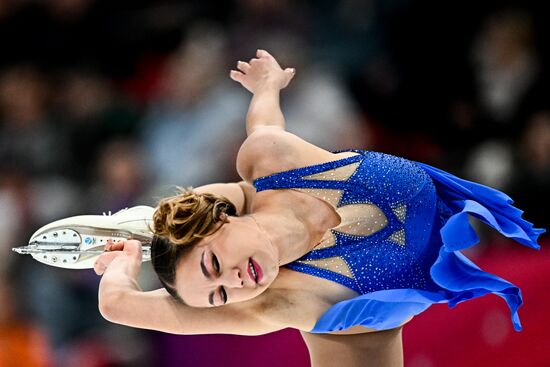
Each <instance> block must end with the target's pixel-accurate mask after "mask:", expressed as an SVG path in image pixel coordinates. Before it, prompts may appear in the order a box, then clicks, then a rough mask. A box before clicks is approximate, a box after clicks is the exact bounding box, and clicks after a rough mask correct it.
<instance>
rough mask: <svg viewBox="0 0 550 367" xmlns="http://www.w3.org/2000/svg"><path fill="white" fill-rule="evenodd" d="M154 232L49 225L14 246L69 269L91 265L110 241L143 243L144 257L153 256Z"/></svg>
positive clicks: (51, 264) (44, 261)
mask: <svg viewBox="0 0 550 367" xmlns="http://www.w3.org/2000/svg"><path fill="white" fill-rule="evenodd" d="M152 238H153V235H152V234H150V235H147V234H143V233H141V234H136V233H132V232H130V231H125V230H119V229H109V228H98V227H88V226H71V227H70V228H69V227H66V226H64V227H59V228H50V229H48V230H46V231H44V232H41V233H37V234H35V235H34V236H33V237H32V238H31V239H30V241H29V245H28V246H20V247H14V248H12V250H13V251H14V252H17V253H19V254H24V255H25V254H28V255H31V256H32V257H33V258H34V259H35V260H37V261H39V262H41V263H43V264H46V265H50V266H55V267H60V268H66V269H90V268H93V266H94V262H95V260H96V258H97V257H98V256H100V255H101V254H103V253H104V252H105V246H106V245H107V243H108V241H109V240H110V241H112V242H113V243H117V242H121V241H124V240H128V239H134V240H138V241H140V242H141V243H142V251H143V261H149V260H151V247H150V244H151V240H152Z"/></svg>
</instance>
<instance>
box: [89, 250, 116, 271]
mask: <svg viewBox="0 0 550 367" xmlns="http://www.w3.org/2000/svg"><path fill="white" fill-rule="evenodd" d="M120 254H121V252H120V251H114V252H104V253H103V254H102V255H100V256H99V257H98V258H97V260H96V261H95V263H94V271H95V273H96V274H97V275H103V273H104V272H105V270H106V269H107V267H108V266H109V265H111V262H113V260H114V259H115V258H117V257H118V256H120Z"/></svg>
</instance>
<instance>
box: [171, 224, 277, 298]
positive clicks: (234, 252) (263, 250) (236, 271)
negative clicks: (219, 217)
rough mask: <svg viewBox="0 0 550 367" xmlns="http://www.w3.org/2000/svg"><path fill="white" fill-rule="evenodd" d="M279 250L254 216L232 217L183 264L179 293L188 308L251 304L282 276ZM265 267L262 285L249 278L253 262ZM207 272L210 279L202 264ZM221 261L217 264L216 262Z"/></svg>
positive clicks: (203, 241) (179, 265)
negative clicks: (210, 298) (250, 302)
mask: <svg viewBox="0 0 550 367" xmlns="http://www.w3.org/2000/svg"><path fill="white" fill-rule="evenodd" d="M277 257H278V252H277V249H275V248H274V247H273V245H272V244H271V243H270V242H269V239H268V238H267V237H266V235H265V234H264V233H263V232H262V231H261V230H260V229H259V228H258V226H257V225H256V223H255V222H254V220H253V219H252V218H251V217H250V216H246V217H228V218H227V219H226V223H224V225H223V226H222V228H221V229H220V230H218V231H217V232H216V233H214V234H213V235H211V236H209V237H207V238H205V239H203V240H201V241H200V242H199V243H197V244H196V245H195V246H194V247H193V249H191V251H190V252H189V253H188V254H187V255H186V256H185V257H184V258H183V259H181V260H180V262H179V263H178V266H177V270H176V274H177V276H176V284H175V286H176V289H177V291H178V294H180V295H181V297H182V298H183V300H184V301H185V303H186V304H188V305H190V306H194V307H212V306H213V305H211V304H210V303H209V295H210V294H211V293H213V297H212V298H213V303H214V306H220V305H223V304H224V303H225V302H224V301H225V299H224V298H225V297H224V294H223V292H222V289H223V290H224V291H225V295H226V296H227V303H234V302H242V301H246V300H250V299H252V298H254V297H256V296H258V295H259V294H260V293H262V292H264V291H265V290H266V289H267V288H268V287H269V286H270V285H271V284H272V283H273V281H274V280H275V278H276V277H277V275H278V274H279V264H278V258H277ZM251 258H252V259H254V261H255V262H256V263H257V264H258V265H259V266H260V267H261V271H262V273H263V274H262V279H261V281H260V282H259V283H257V282H256V280H255V279H253V278H251V277H250V275H249V259H251ZM201 259H202V262H203V264H204V266H205V268H206V271H207V274H209V275H210V277H206V276H205V274H204V273H203V271H202V269H201V266H200V263H201ZM216 260H217V261H216Z"/></svg>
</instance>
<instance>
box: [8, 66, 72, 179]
mask: <svg viewBox="0 0 550 367" xmlns="http://www.w3.org/2000/svg"><path fill="white" fill-rule="evenodd" d="M50 95H51V94H50V89H49V86H48V83H47V82H46V80H45V78H44V77H43V76H42V75H41V74H40V73H39V72H38V71H37V70H36V69H34V68H32V67H27V66H18V67H13V68H11V69H9V70H7V71H4V72H3V73H1V74H0V161H1V162H2V163H3V165H8V164H9V165H10V166H12V167H18V169H19V170H21V171H24V172H26V173H28V174H29V175H45V174H48V173H54V172H58V171H59V168H60V167H62V166H63V162H64V159H66V158H67V157H68V156H69V155H68V154H67V151H66V150H65V141H64V140H63V139H61V140H59V138H61V137H60V136H58V135H56V133H55V130H54V126H52V122H51V121H50V119H49V116H48V102H49V101H48V99H49V97H50Z"/></svg>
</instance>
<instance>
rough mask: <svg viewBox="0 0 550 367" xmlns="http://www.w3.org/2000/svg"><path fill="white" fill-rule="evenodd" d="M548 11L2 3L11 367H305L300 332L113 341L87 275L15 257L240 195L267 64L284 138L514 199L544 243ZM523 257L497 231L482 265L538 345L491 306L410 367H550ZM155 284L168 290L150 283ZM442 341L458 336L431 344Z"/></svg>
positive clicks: (7, 350)
mask: <svg viewBox="0 0 550 367" xmlns="http://www.w3.org/2000/svg"><path fill="white" fill-rule="evenodd" d="M544 5H545V4H544V2H542V1H538V2H535V1H516V2H511V1H468V0H466V1H464V0H461V1H455V0H452V1H417V0H341V1H329V0H320V1H313V0H309V1H289V0H228V1H215V0H201V1H176V0H173V1H170V0H158V1H152V0H151V1H146V0H132V1H129V0H117V1H109V0H0V49H1V57H0V218H1V221H0V366H2V367H5V366H6V367H7V366H25V367H26V366H29V367H30V366H61V367H64V366H71V367H72V366H79V367H81V366H84V367H87V366H90V367H92V366H93V367H96V366H102V367H107V366H109V367H111V366H136V367H141V366H214V365H227V366H233V365H239V366H256V364H257V362H254V359H255V358H262V359H263V365H264V366H278V365H283V363H284V365H286V366H306V365H308V363H309V362H308V356H307V351H306V350H305V347H304V345H303V343H302V342H301V341H300V339H299V336H298V335H297V334H296V333H295V332H293V331H291V330H286V331H283V332H280V333H275V334H271V335H268V336H265V337H257V338H245V337H236V336H200V337H199V336H173V335H168V334H162V333H157V332H151V331H143V330H135V329H130V328H126V327H123V326H118V325H113V324H110V323H108V322H107V321H105V320H103V319H102V318H101V316H100V315H99V312H98V310H97V288H98V284H99V280H100V279H99V278H98V277H97V276H96V275H95V274H94V273H93V271H92V270H89V271H69V270H63V269H57V268H53V267H48V266H45V265H42V264H40V263H37V262H35V261H33V260H32V259H31V258H30V257H29V256H20V255H16V254H14V253H12V252H11V247H14V246H21V245H24V244H26V243H27V241H28V239H29V237H30V235H31V234H32V233H33V232H34V231H35V230H36V229H37V228H39V227H41V226H42V225H44V224H47V223H49V222H51V221H53V220H56V219H59V218H63V217H67V216H71V215H77V214H101V213H102V212H107V211H112V212H115V211H117V210H120V209H122V208H125V207H130V206H134V205H137V204H147V205H155V203H156V201H157V200H158V199H159V198H160V197H162V196H164V195H167V194H172V193H174V191H175V186H176V185H180V186H198V185H202V184H206V183H212V182H230V181H236V180H239V177H238V176H237V174H236V171H235V163H234V162H235V157H236V153H237V150H238V148H239V145H240V143H241V142H242V141H243V139H244V138H245V129H244V119H245V115H246V110H247V107H248V102H249V100H250V95H249V94H248V92H247V91H246V90H244V89H243V88H241V87H240V86H239V85H238V84H237V83H235V82H233V81H231V80H230V79H229V77H228V73H229V70H230V69H231V68H235V64H236V62H237V60H245V61H248V59H250V58H252V57H253V56H254V54H255V50H256V49H258V48H263V49H266V50H268V51H270V52H271V53H272V54H273V55H274V56H275V57H276V58H277V59H278V60H279V61H280V63H281V64H282V66H283V67H289V66H292V67H295V68H296V69H297V75H296V77H295V78H294V80H293V82H292V84H291V86H290V87H289V88H288V90H285V91H284V92H283V95H282V106H283V111H284V113H285V115H286V118H287V127H288V130H289V131H291V132H294V133H296V134H298V135H299V136H301V137H303V138H305V139H306V140H309V141H311V142H312V143H315V144H317V145H319V146H321V147H323V148H326V149H330V150H337V149H346V148H365V149H370V150H377V151H382V152H385V153H391V154H396V155H400V156H404V157H406V158H409V159H414V160H419V161H423V162H426V163H429V164H432V165H435V166H437V167H440V168H443V169H445V170H448V171H450V172H452V173H454V174H457V175H460V176H461V177H464V178H467V179H471V180H475V181H478V182H481V183H485V184H488V185H491V186H493V187H496V188H498V189H502V190H504V191H505V192H507V193H508V194H509V195H510V196H511V197H512V198H513V199H514V200H515V201H516V204H517V206H518V207H520V208H522V209H523V210H525V211H526V219H528V220H530V221H533V222H535V223H536V225H537V226H538V227H546V228H548V225H549V224H550V221H549V218H550V214H549V211H548V208H550V202H549V197H550V196H549V187H550V98H549V94H548V92H549V90H550V79H549V77H550V74H549V73H550V59H549V57H550V48H548V47H547V39H548V36H549V35H550V22H549V21H548V19H549V18H548V16H549V14H548V13H547V12H545V11H544V10H545V6H544ZM481 230H482V231H483V229H481ZM543 242H544V241H543ZM520 250H524V251H525V252H524V251H516V249H515V247H513V246H511V245H509V244H508V243H507V242H506V241H504V240H502V239H501V238H494V235H492V234H490V233H485V234H484V236H483V246H480V249H478V250H476V252H472V253H470V254H469V255H470V256H471V257H474V258H477V259H479V261H480V262H481V263H484V262H485V263H487V266H489V268H490V269H491V267H492V268H494V269H499V271H500V273H498V274H501V275H502V276H503V277H505V278H508V279H510V280H513V279H516V281H517V282H518V283H519V284H518V285H520V286H521V287H522V288H525V289H524V296H527V295H529V296H530V298H528V299H527V303H528V304H529V307H532V308H531V309H528V308H527V307H526V308H525V314H524V313H522V311H523V309H522V310H521V311H520V314H521V315H522V319H523V321H524V326H525V329H526V330H525V331H523V332H522V333H519V334H518V333H514V332H513V331H511V325H510V323H509V320H508V319H507V318H508V315H507V311H506V309H505V306H504V303H502V304H501V303H500V301H497V300H496V298H490V299H489V301H485V303H484V304H483V308H477V309H476V310H477V311H476V310H474V309H472V310H470V311H468V313H467V314H466V313H465V311H463V312H462V313H460V311H461V310H460V308H461V307H460V306H459V307H458V308H457V310H456V311H454V310H453V311H448V310H446V309H445V310H444V312H443V313H440V314H438V313H437V312H438V311H437V310H436V311H433V313H431V314H430V312H432V311H428V312H426V313H425V314H423V315H422V316H421V317H420V320H419V321H418V322H417V321H416V320H415V321H413V322H412V323H411V325H410V326H408V327H407V328H410V330H411V331H407V329H406V334H405V356H406V365H407V366H414V367H422V366H426V367H433V366H442V365H445V366H454V365H457V366H458V365H464V364H468V365H471V366H476V365H480V366H481V365H496V363H492V362H494V361H495V359H494V358H498V356H501V357H500V358H501V361H500V362H499V364H498V365H500V366H511V365H516V362H515V361H516V360H514V358H513V357H511V356H512V355H513V354H514V353H516V354H517V355H518V356H520V357H521V359H519V361H521V363H522V365H524V366H535V365H537V366H539V365H545V364H546V365H549V364H550V359H548V357H547V356H546V355H547V353H546V352H544V348H543V346H544V345H543V344H544V343H545V342H546V343H547V342H548V340H549V338H550V336H549V334H548V333H547V331H546V329H547V326H550V325H549V322H550V318H549V316H548V315H546V314H547V312H542V310H543V309H544V304H545V303H546V306H548V301H549V298H548V296H547V295H545V294H546V292H547V286H545V285H544V284H543V280H541V279H544V277H545V276H546V277H547V276H549V275H550V270H549V269H550V266H548V265H549V264H550V262H549V260H548V259H549V257H548V256H547V255H546V254H547V253H546V252H545V250H544V249H543V251H541V252H539V253H535V251H533V253H534V254H531V252H530V251H529V250H527V249H520ZM495 259H496V260H495ZM500 260H501V262H500V263H499V262H498V261H500ZM535 271H536V272H535ZM142 285H143V287H144V288H145V289H152V288H155V287H157V286H158V283H157V281H156V278H155V275H154V273H153V272H152V271H151V269H150V268H149V267H148V266H147V265H146V266H144V269H143V274H142ZM545 289H546V292H544V291H543V290H545ZM527 290H529V291H527ZM528 292H529V293H528ZM497 303H498V304H497ZM467 307H475V306H467ZM491 307H493V308H495V311H494V312H492V311H491V312H492V313H489V314H488V315H489V316H487V314H486V311H484V310H487V309H491V310H492V308H491ZM529 310H531V311H529ZM539 310H540V312H539ZM476 313H479V319H476V318H475V317H474V316H472V315H476ZM431 315H432V316H431ZM437 315H440V321H441V322H439V324H438V323H437V320H438V319H437ZM456 315H461V316H460V317H458V318H457V316H456ZM524 315H527V317H524ZM531 315H533V316H531ZM535 315H536V316H535ZM430 317H431V318H430ZM476 317H477V316H476ZM487 317H488V318H487ZM541 318H542V319H541ZM453 320H455V321H453ZM464 320H468V322H465V321H464ZM487 320H489V321H487ZM415 323H416V324H415ZM437 325H439V326H440V327H441V330H443V329H444V330H445V333H446V334H445V335H446V337H445V338H441V337H439V336H435V335H434V333H438V331H437V330H438V329H437V328H436V326H437ZM465 325H473V327H472V328H470V329H468V328H467V326H465ZM480 330H482V332H481V331H480ZM545 332H546V335H543V334H540V333H545ZM461 333H462V334H461ZM537 333H539V334H537ZM461 338H462V339H461ZM472 340H473V341H475V343H474V342H472ZM430 343H431V344H430ZM434 343H439V344H437V345H436V344H434ZM456 345H463V346H464V345H468V348H469V349H464V348H462V349H461V348H458V349H457V348H456ZM445 348H447V349H448V352H445V351H446V349H445ZM541 348H542V349H541ZM442 350H443V351H444V353H442ZM453 350H454V351H455V354H454V355H453V354H452V353H453V352H452V351H453ZM419 351H420V352H419ZM457 351H458V352H457ZM415 353H416V354H415ZM484 356H485V358H486V359H484ZM502 356H504V357H502ZM449 357H452V358H449ZM438 358H439V359H438ZM445 358H449V359H450V360H452V361H450V360H448V361H447V363H444V364H442V362H441V361H442V360H444V359H445ZM466 362H467V363H466ZM541 362H542V363H541ZM453 363H454V364H453ZM476 363H479V364H476ZM481 363H483V364H481ZM512 363H514V364H512Z"/></svg>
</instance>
